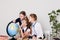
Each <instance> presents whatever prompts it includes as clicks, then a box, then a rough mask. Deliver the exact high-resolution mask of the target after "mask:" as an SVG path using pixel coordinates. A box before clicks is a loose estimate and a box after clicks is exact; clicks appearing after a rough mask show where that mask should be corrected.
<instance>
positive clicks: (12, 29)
mask: <svg viewBox="0 0 60 40" xmlns="http://www.w3.org/2000/svg"><path fill="white" fill-rule="evenodd" d="M18 29H19V25H18V24H16V23H12V22H11V23H9V24H8V26H7V28H6V31H7V34H8V35H9V36H10V37H14V36H15V35H16V34H17V33H18Z"/></svg>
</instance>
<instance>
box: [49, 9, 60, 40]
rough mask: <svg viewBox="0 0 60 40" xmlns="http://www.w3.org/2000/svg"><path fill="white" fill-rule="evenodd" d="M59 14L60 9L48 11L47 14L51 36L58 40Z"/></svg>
mask: <svg viewBox="0 0 60 40" xmlns="http://www.w3.org/2000/svg"><path fill="white" fill-rule="evenodd" d="M59 14H60V9H58V10H56V11H55V10H53V11H52V12H50V13H49V14H48V15H49V18H50V25H51V28H52V36H53V39H55V40H60V39H59V36H58V35H59V32H60V31H59V30H60V23H59V21H58V19H57V16H58V15H59Z"/></svg>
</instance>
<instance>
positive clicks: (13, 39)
mask: <svg viewBox="0 0 60 40" xmlns="http://www.w3.org/2000/svg"><path fill="white" fill-rule="evenodd" d="M9 40H17V39H15V38H14V37H13V38H11V39H9Z"/></svg>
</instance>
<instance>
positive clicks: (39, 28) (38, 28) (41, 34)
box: [35, 23, 43, 38]
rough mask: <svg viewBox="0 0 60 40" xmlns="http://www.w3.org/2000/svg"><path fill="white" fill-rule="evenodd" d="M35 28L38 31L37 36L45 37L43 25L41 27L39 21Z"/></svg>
mask: <svg viewBox="0 0 60 40" xmlns="http://www.w3.org/2000/svg"><path fill="white" fill-rule="evenodd" d="M35 30H36V33H37V38H39V37H42V38H43V31H42V27H41V24H40V23H37V24H36V25H35Z"/></svg>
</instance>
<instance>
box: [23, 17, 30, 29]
mask: <svg viewBox="0 0 60 40" xmlns="http://www.w3.org/2000/svg"><path fill="white" fill-rule="evenodd" d="M23 20H25V21H26V23H27V28H30V27H31V23H30V22H29V19H28V17H27V16H26V17H25V18H23Z"/></svg>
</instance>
